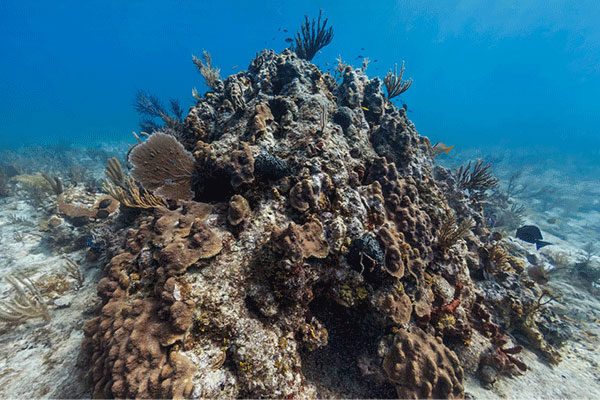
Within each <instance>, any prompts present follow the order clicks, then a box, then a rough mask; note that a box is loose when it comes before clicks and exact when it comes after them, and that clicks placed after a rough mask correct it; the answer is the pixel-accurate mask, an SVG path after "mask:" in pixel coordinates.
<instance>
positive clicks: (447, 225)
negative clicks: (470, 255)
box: [438, 209, 473, 252]
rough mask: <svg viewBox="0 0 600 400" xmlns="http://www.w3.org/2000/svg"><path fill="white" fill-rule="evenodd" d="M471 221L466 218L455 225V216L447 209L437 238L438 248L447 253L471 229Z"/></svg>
mask: <svg viewBox="0 0 600 400" xmlns="http://www.w3.org/2000/svg"><path fill="white" fill-rule="evenodd" d="M472 226H473V219H472V218H471V217H468V218H466V219H464V220H463V221H462V222H461V223H460V224H459V225H456V216H455V215H454V213H452V211H450V210H449V209H448V210H446V216H445V217H444V219H443V220H442V225H441V227H440V232H439V236H438V246H439V248H440V249H441V250H442V251H444V252H445V251H447V250H448V249H450V247H452V246H454V245H455V244H456V243H457V242H458V241H459V240H460V239H462V238H464V237H465V236H466V235H467V233H468V232H469V230H470V229H471V227H472Z"/></svg>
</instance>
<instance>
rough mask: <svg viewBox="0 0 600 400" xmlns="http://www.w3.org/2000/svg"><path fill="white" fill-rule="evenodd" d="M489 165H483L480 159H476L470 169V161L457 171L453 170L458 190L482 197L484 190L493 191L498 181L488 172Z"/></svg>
mask: <svg viewBox="0 0 600 400" xmlns="http://www.w3.org/2000/svg"><path fill="white" fill-rule="evenodd" d="M491 166H492V165H491V164H487V165H484V164H483V160H482V159H478V160H477V161H476V162H475V165H473V168H472V169H471V161H469V163H468V164H467V165H466V166H464V165H461V167H460V168H459V169H456V168H455V169H454V173H455V176H456V182H457V185H458V188H459V189H462V190H467V191H469V194H474V195H478V196H483V195H484V193H485V191H486V190H490V189H493V188H494V187H496V185H498V179H497V178H494V176H493V175H492V171H491V170H490V168H491Z"/></svg>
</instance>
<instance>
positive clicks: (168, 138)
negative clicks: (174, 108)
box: [129, 132, 195, 200]
mask: <svg viewBox="0 0 600 400" xmlns="http://www.w3.org/2000/svg"><path fill="white" fill-rule="evenodd" d="M129 162H130V163H131V164H133V167H134V168H133V170H132V171H131V176H132V177H133V178H134V179H135V180H136V181H138V182H139V183H141V184H142V186H143V187H144V189H146V190H148V191H149V192H152V193H154V194H155V195H157V196H162V197H166V198H168V199H173V200H191V199H192V197H194V193H193V192H192V190H191V187H192V176H193V171H194V164H195V160H194V156H193V155H192V154H191V153H190V152H189V151H187V150H186V149H185V148H184V147H183V145H182V144H181V143H179V141H177V139H176V138H175V137H174V136H172V135H167V134H165V133H163V132H154V133H153V134H152V135H150V137H148V139H147V140H146V141H145V142H143V143H139V144H138V145H136V146H135V147H134V148H133V150H131V152H130V153H129Z"/></svg>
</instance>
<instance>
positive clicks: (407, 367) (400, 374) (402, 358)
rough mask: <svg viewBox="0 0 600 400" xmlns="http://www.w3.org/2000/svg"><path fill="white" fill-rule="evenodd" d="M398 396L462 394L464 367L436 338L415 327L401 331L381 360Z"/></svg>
mask: <svg viewBox="0 0 600 400" xmlns="http://www.w3.org/2000/svg"><path fill="white" fill-rule="evenodd" d="M383 368H384V370H385V372H386V373H387V375H388V378H389V379H390V381H392V382H393V383H394V384H396V390H397V392H398V397H399V398H401V399H458V398H463V397H464V388H463V385H462V379H463V370H462V368H461V367H460V364H459V361H458V358H457V357H456V354H454V352H452V351H451V350H450V349H448V348H447V347H446V346H444V344H443V343H442V340H441V339H440V338H439V337H434V336H430V335H428V334H426V333H425V332H424V331H423V330H421V329H420V328H417V327H411V328H410V329H409V330H400V331H399V332H398V333H397V334H396V336H395V338H394V344H393V345H392V348H391V349H390V351H389V352H388V353H387V355H386V356H385V358H384V360H383Z"/></svg>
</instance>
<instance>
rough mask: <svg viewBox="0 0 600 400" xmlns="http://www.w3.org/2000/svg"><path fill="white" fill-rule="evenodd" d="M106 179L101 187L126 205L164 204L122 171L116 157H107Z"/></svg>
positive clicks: (139, 206)
mask: <svg viewBox="0 0 600 400" xmlns="http://www.w3.org/2000/svg"><path fill="white" fill-rule="evenodd" d="M104 173H105V174H106V176H108V179H105V180H104V183H103V185H102V188H103V189H104V191H105V192H106V193H108V194H109V195H111V196H112V197H114V198H115V199H117V200H118V201H119V203H121V204H123V205H124V206H126V207H131V208H155V207H163V206H166V205H167V203H166V201H165V200H164V199H163V198H161V197H158V196H154V195H153V194H152V193H150V192H148V191H147V190H145V189H143V188H142V189H140V188H139V187H138V185H137V183H136V182H135V181H134V180H133V179H132V178H131V177H129V176H126V175H125V174H124V173H123V169H122V168H121V163H120V162H119V160H117V159H116V158H114V157H113V158H109V159H108V165H107V166H106V168H104Z"/></svg>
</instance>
